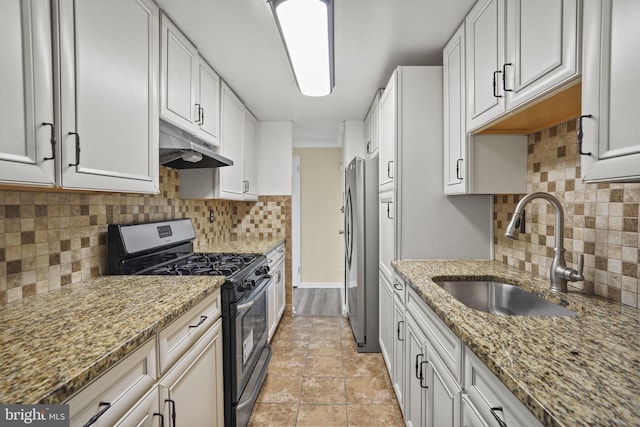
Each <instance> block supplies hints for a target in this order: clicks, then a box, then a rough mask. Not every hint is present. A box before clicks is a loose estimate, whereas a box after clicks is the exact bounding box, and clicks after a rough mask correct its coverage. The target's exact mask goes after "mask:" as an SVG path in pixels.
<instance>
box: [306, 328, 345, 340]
mask: <svg viewBox="0 0 640 427" xmlns="http://www.w3.org/2000/svg"><path fill="white" fill-rule="evenodd" d="M310 331H311V337H310V339H311V342H315V341H319V340H337V341H340V339H341V338H340V328H339V327H337V326H333V327H332V326H318V327H313V328H311V329H310Z"/></svg>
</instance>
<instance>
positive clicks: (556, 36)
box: [502, 0, 580, 109]
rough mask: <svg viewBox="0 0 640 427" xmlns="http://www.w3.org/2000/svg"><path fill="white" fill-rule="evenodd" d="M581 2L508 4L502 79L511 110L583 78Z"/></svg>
mask: <svg viewBox="0 0 640 427" xmlns="http://www.w3.org/2000/svg"><path fill="white" fill-rule="evenodd" d="M578 3H579V2H578V0H560V1H559V0H509V1H508V2H507V62H506V63H505V64H504V65H503V75H502V77H503V78H504V79H505V85H504V86H503V90H504V91H505V93H504V94H503V95H505V96H506V98H507V107H508V108H510V109H511V108H515V107H517V106H519V105H521V104H523V103H524V102H526V101H528V100H530V99H532V98H534V97H536V96H537V95H539V94H541V93H544V92H546V91H548V90H549V89H553V88H554V87H557V86H558V85H560V84H562V83H563V82H566V81H567V80H570V79H572V78H574V77H576V76H577V75H579V73H580V55H579V51H580V44H579V38H578V36H579V28H580V25H579V19H580V14H579V4H578ZM509 64H511V65H509Z"/></svg>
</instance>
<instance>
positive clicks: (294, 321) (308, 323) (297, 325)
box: [278, 316, 314, 329]
mask: <svg viewBox="0 0 640 427" xmlns="http://www.w3.org/2000/svg"><path fill="white" fill-rule="evenodd" d="M313 319H314V318H313V317H305V316H282V320H281V321H280V325H278V328H281V327H288V328H294V329H304V328H310V327H312V326H313Z"/></svg>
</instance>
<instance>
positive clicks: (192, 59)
mask: <svg viewBox="0 0 640 427" xmlns="http://www.w3.org/2000/svg"><path fill="white" fill-rule="evenodd" d="M161 67H162V73H161V92H160V115H161V117H162V118H163V119H167V120H168V121H170V122H171V123H173V124H175V125H177V126H180V127H182V128H183V129H185V130H187V131H190V132H192V133H194V131H195V123H196V119H197V118H198V116H197V114H198V113H199V110H198V106H197V105H196V104H197V103H198V102H197V100H196V99H197V98H196V97H197V95H198V93H197V90H198V70H199V69H198V51H197V49H196V47H195V46H194V45H193V44H191V42H190V41H189V40H188V39H187V38H186V37H185V36H184V35H183V34H182V32H180V30H179V29H178V27H176V26H175V25H174V24H173V22H171V20H169V18H168V17H167V15H165V14H162V66H161Z"/></svg>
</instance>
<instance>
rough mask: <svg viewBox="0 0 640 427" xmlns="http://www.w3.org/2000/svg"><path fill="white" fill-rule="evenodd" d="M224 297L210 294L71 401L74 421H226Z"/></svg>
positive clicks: (157, 426)
mask: <svg viewBox="0 0 640 427" xmlns="http://www.w3.org/2000/svg"><path fill="white" fill-rule="evenodd" d="M219 300H220V294H219V292H218V293H216V294H215V295H212V296H210V297H208V298H207V299H205V300H204V301H203V302H201V303H200V304H198V305H196V306H195V307H194V308H193V309H191V310H190V311H188V312H187V313H185V314H184V315H182V316H181V317H180V318H178V319H177V320H175V321H174V322H173V323H171V324H170V325H169V326H167V327H166V328H165V329H163V330H162V331H160V333H159V334H158V336H157V337H156V338H155V339H152V340H150V341H149V342H147V343H146V344H144V345H143V346H141V347H140V348H138V349H137V350H135V351H134V352H133V353H131V354H130V355H129V356H127V357H126V358H125V359H123V360H122V361H121V362H119V363H118V364H117V365H116V366H114V367H113V368H111V369H110V370H109V371H107V372H106V373H105V374H104V375H102V376H100V377H99V378H98V379H97V380H95V381H94V382H92V383H91V384H89V385H88V386H87V387H86V388H84V389H83V390H82V391H80V392H79V393H77V394H76V395H75V396H73V397H72V398H71V399H69V400H68V401H67V402H66V403H68V404H69V415H70V419H71V421H70V425H71V426H72V427H75V426H84V425H93V426H98V427H100V426H105V427H107V426H109V427H111V426H123V427H124V426H155V427H160V426H164V425H170V426H175V425H176V424H179V425H186V426H192V425H193V426H196V425H198V426H200V425H207V426H222V425H224V396H223V388H222V386H223V383H222V368H223V362H222V357H223V356H222V319H221V318H220V310H219V307H220V305H219ZM201 313H206V314H201ZM194 316H197V318H196V319H194ZM194 320H196V322H195V323H194ZM156 361H160V365H157V363H156ZM160 375H162V376H160Z"/></svg>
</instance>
